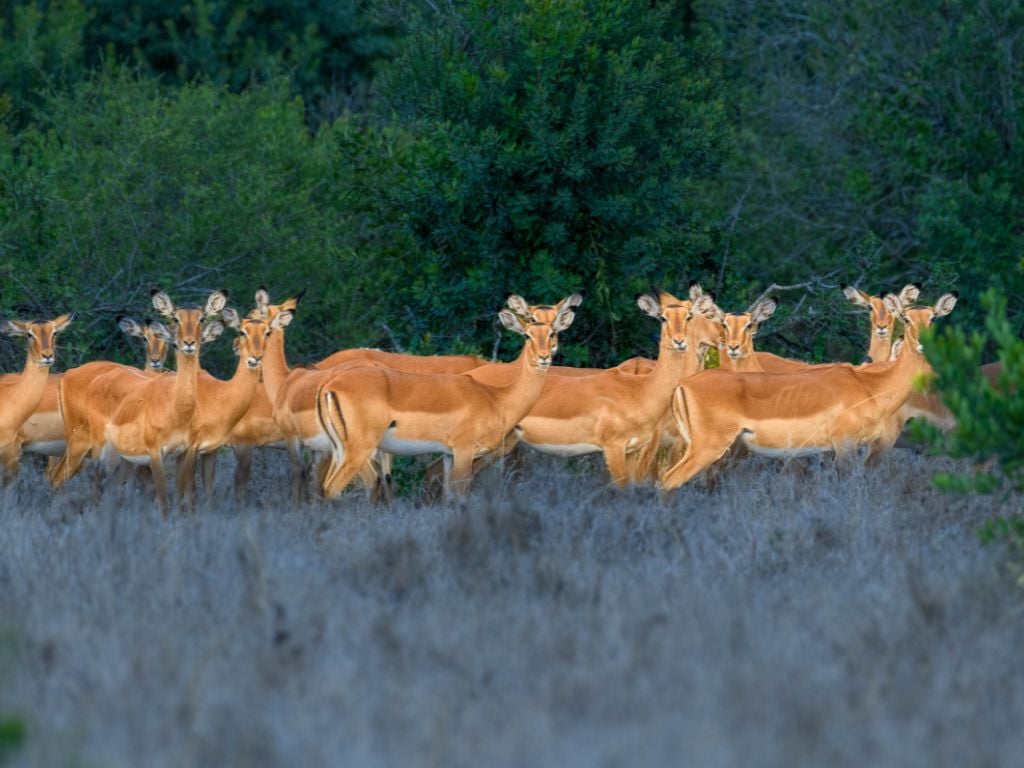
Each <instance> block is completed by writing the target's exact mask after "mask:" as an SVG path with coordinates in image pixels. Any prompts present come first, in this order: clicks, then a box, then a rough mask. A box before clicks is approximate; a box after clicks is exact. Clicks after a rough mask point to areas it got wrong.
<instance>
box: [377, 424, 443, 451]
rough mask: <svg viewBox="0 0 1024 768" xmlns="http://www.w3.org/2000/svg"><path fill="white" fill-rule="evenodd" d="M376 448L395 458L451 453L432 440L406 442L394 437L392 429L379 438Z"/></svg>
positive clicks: (441, 444)
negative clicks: (393, 455)
mask: <svg viewBox="0 0 1024 768" xmlns="http://www.w3.org/2000/svg"><path fill="white" fill-rule="evenodd" d="M377 448H378V449H380V450H382V451H387V452H388V453H393V454H395V455H397V456H418V455H420V454H423V453H451V450H450V449H449V448H448V446H447V445H445V444H444V443H438V442H435V441H433V440H406V439H404V438H401V437H395V429H394V427H392V428H391V429H389V430H388V431H387V432H385V433H384V437H383V438H381V441H380V444H379V445H378V446H377Z"/></svg>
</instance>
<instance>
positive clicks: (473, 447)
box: [0, 283, 998, 516]
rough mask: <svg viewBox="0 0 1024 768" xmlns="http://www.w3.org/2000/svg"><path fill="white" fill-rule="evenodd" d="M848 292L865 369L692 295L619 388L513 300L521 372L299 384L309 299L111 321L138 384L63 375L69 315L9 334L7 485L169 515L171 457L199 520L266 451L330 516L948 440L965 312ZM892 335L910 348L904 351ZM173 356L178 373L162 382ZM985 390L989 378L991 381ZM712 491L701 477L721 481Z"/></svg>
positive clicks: (659, 314)
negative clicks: (930, 438) (483, 481)
mask: <svg viewBox="0 0 1024 768" xmlns="http://www.w3.org/2000/svg"><path fill="white" fill-rule="evenodd" d="M842 288H843V292H844V294H845V295H846V297H847V298H848V299H849V300H850V301H851V302H853V303H854V304H856V305H859V306H862V307H864V308H866V309H868V310H870V313H871V337H870V346H869V349H868V355H869V359H868V362H866V363H864V364H862V365H851V364H848V363H834V364H823V365H812V364H808V363H804V362H800V361H797V360H789V359H786V358H783V357H778V356H776V355H771V354H768V353H765V352H757V351H755V350H754V338H755V336H756V335H757V332H758V329H759V328H760V326H761V325H762V324H763V323H765V322H766V321H767V320H768V319H769V318H770V317H771V316H772V314H773V312H774V311H775V307H776V304H775V301H774V300H773V299H764V300H762V301H759V302H757V303H756V304H755V306H753V307H752V308H750V310H749V311H747V312H734V313H729V314H727V313H725V312H723V311H722V310H721V309H719V307H718V306H717V305H716V304H715V300H714V297H713V296H711V295H709V294H706V293H704V292H703V291H702V290H701V288H700V286H699V285H698V284H696V283H694V284H692V285H691V286H690V289H689V293H688V295H687V297H686V298H685V299H684V298H677V297H676V296H673V295H672V294H670V293H668V292H666V291H654V292H652V293H649V294H642V295H640V296H638V297H637V304H638V305H639V307H640V309H641V311H643V312H644V313H645V314H646V315H648V316H650V317H651V318H653V320H655V321H657V322H658V323H659V324H660V327H661V333H660V343H659V346H658V355H657V358H655V359H654V360H648V359H645V358H634V359H632V360H628V361H626V362H625V363H623V364H621V365H619V366H617V367H614V368H610V369H607V370H605V369H581V368H568V367H561V366H556V365H553V360H554V356H555V353H556V352H557V351H558V338H559V335H560V334H561V333H562V332H563V331H565V330H567V329H568V328H569V327H570V326H571V325H572V322H573V319H574V317H575V312H574V310H575V308H576V307H578V306H579V305H580V303H581V301H582V298H581V296H580V295H579V294H573V295H571V296H569V297H567V298H565V299H563V300H562V301H561V302H559V303H558V304H555V305H530V304H528V303H527V302H526V301H525V300H524V299H523V298H522V297H520V296H515V295H513V296H510V297H509V299H508V305H507V307H506V308H504V309H502V310H501V311H500V312H499V313H498V317H499V319H500V321H501V323H502V325H503V326H504V327H505V328H506V329H508V330H509V331H512V332H513V333H517V334H519V335H520V336H522V337H523V346H522V351H521V353H520V355H519V358H518V359H517V360H516V361H515V362H513V363H491V362H487V361H485V360H483V359H480V358H477V357H473V356H468V355H448V356H432V357H418V356H415V355H405V354H396V353H389V352H382V351H379V350H373V349H350V350H344V351H341V352H338V353H336V354H334V355H331V356H330V357H328V358H326V359H325V360H323V361H322V362H320V363H318V364H316V365H313V366H311V367H295V368H291V367H289V365H288V362H287V358H286V355H285V335H286V330H287V328H288V326H289V325H290V324H291V322H292V320H293V319H294V318H295V315H296V312H297V310H298V307H299V302H300V299H301V294H300V295H299V296H296V297H293V298H290V299H287V300H285V301H283V302H281V303H280V304H271V303H270V298H269V296H268V294H267V291H266V290H265V289H263V288H261V289H259V290H258V291H257V292H256V306H255V308H254V309H253V310H252V311H251V312H250V313H249V314H248V316H246V317H244V318H243V317H241V316H240V315H239V313H238V312H237V311H235V310H234V309H232V308H230V307H228V306H227V294H226V293H225V292H224V291H215V292H214V293H212V294H211V295H210V296H209V297H208V299H207V301H206V303H205V305H204V306H203V307H199V308H182V307H177V306H175V305H174V303H173V302H172V301H171V299H170V297H169V296H168V295H167V294H166V293H164V292H162V291H154V292H153V294H152V301H153V307H154V308H155V309H156V311H157V312H159V313H160V315H161V316H162V317H163V321H148V322H146V323H145V324H140V323H139V322H137V321H135V320H133V319H130V318H119V320H118V324H119V326H120V328H121V330H122V331H124V332H125V333H127V334H129V335H131V336H135V337H138V338H140V339H142V340H143V341H144V342H145V344H146V356H145V363H144V367H143V368H141V369H138V368H132V367H129V366H125V365H121V364H119V363H114V362H109V361H94V362H90V363H86V364H85V365H82V366H80V367H78V368H74V369H72V370H70V371H68V372H67V373H64V374H51V373H50V372H49V369H50V366H51V365H52V364H53V362H54V359H55V338H56V336H57V334H59V333H61V332H62V331H64V330H65V329H66V328H67V327H68V325H69V324H70V323H71V321H72V316H71V315H62V316H60V317H58V318H56V319H54V320H51V321H49V322H20V321H16V320H7V321H4V322H3V323H2V324H0V331H2V332H3V333H4V334H7V335H9V336H21V337H25V338H26V339H27V341H28V358H27V360H26V363H25V368H24V370H23V371H22V373H20V374H5V375H3V376H0V457H2V460H3V467H4V486H5V487H6V486H7V485H9V484H10V482H11V481H12V480H13V478H14V477H15V476H16V473H17V470H18V462H19V459H20V455H21V453H22V452H23V451H24V452H33V453H38V454H43V455H45V456H47V457H49V465H48V469H47V475H48V478H49V481H50V483H51V484H52V486H53V487H54V488H55V489H56V488H60V487H62V486H63V485H64V484H65V483H66V482H67V481H68V480H70V479H71V478H72V477H74V476H75V475H76V474H78V472H79V471H80V470H81V469H82V468H83V466H85V465H86V464H87V462H90V461H91V462H94V463H95V465H96V471H95V472H94V477H95V478H96V479H97V481H99V479H100V478H101V474H100V470H101V469H106V470H107V475H106V477H107V478H108V482H111V483H114V482H117V483H120V482H124V481H127V480H129V479H131V476H132V474H133V473H134V474H137V475H138V474H141V475H147V474H148V475H149V476H151V478H152V485H153V489H154V491H155V497H156V500H157V503H158V504H159V507H160V510H161V512H162V513H163V514H164V516H166V515H167V511H168V506H169V493H168V488H167V475H166V470H165V467H164V461H165V459H167V458H169V457H172V456H173V457H176V458H177V462H178V463H177V471H176V479H177V496H178V499H179V503H180V504H181V505H182V506H183V507H184V508H191V506H192V505H193V504H194V498H195V494H196V484H195V474H196V471H195V470H196V463H197V460H198V463H199V465H200V468H201V474H202V476H203V485H204V488H205V491H206V493H207V494H208V495H209V494H210V493H211V491H212V487H213V481H214V472H215V468H216V460H217V454H218V453H219V452H220V450H221V449H222V448H224V447H225V446H227V447H230V448H231V449H233V451H234V452H235V456H236V470H235V492H236V494H237V495H239V496H241V495H242V494H244V492H245V489H246V486H247V483H248V477H249V473H250V467H251V464H252V456H253V451H254V450H255V449H256V448H263V447H271V446H273V447H283V448H284V449H285V450H287V452H288V456H289V459H290V462H291V467H292V494H293V497H294V498H295V499H296V500H298V499H300V498H301V496H302V493H303V491H304V487H305V485H306V482H307V480H308V474H309V467H310V466H314V467H315V468H316V484H317V486H318V487H319V489H320V491H321V493H322V494H323V496H324V497H325V498H328V499H331V498H334V497H336V496H337V495H339V494H340V493H341V492H342V491H344V490H345V489H346V488H347V487H348V486H349V485H350V483H351V482H352V480H353V479H354V478H355V477H356V476H358V477H359V478H360V480H361V481H362V484H363V486H364V487H365V489H366V491H367V493H368V494H369V495H370V497H371V498H374V499H379V498H381V497H382V496H383V497H386V498H389V497H390V495H391V482H390V466H391V456H392V455H394V454H398V455H406V456H408V455H416V454H442V456H443V459H442V463H441V464H435V465H432V466H431V467H430V468H428V470H427V476H428V478H429V477H431V476H440V477H441V478H442V479H443V487H444V490H445V492H446V494H462V493H464V492H465V490H466V488H467V486H468V484H469V482H470V479H471V478H472V476H473V474H474V473H475V472H476V471H478V470H479V469H480V467H481V466H483V465H485V464H487V463H490V462H493V461H495V460H497V459H500V458H502V457H504V456H506V455H508V454H509V452H510V451H512V450H513V449H515V448H516V447H517V444H519V443H524V444H526V445H528V446H530V447H531V448H533V449H535V450H537V451H540V452H541V453H548V454H552V455H555V456H580V455H583V454H589V453H601V454H603V456H604V459H605V464H606V466H607V468H608V472H609V474H610V476H611V480H612V481H613V482H614V483H615V484H616V485H618V486H625V485H627V484H629V483H644V482H655V483H657V484H658V485H660V487H661V488H662V489H664V490H666V491H668V490H671V489H674V488H678V487H679V486H680V485H683V484H684V483H687V482H689V481H690V480H691V479H693V478H694V477H695V476H697V475H698V474H700V473H702V472H705V471H708V470H712V469H713V468H714V467H715V465H717V464H719V462H720V461H722V460H723V458H724V457H726V454H728V453H730V451H732V452H733V453H736V452H739V451H743V450H748V451H751V452H755V453H761V454H767V455H770V456H778V457H792V456H799V455H803V454H808V453H822V452H832V453H835V454H836V458H837V460H839V461H843V460H846V459H848V458H849V457H850V456H851V455H853V454H854V453H855V452H856V451H857V450H858V448H859V447H860V446H866V447H867V458H868V461H869V462H873V461H875V460H876V459H877V457H878V456H880V455H881V454H883V453H884V452H885V451H887V450H888V449H889V448H891V447H892V445H893V444H894V443H895V441H896V438H897V437H898V435H899V434H900V431H901V430H902V428H903V426H904V424H905V423H906V421H907V420H909V419H910V418H913V417H915V416H923V417H925V418H928V419H930V420H932V421H933V422H935V423H937V424H939V425H941V426H944V427H948V426H950V425H951V424H952V417H951V415H950V414H949V412H948V411H947V410H946V409H945V407H944V406H943V405H942V403H941V401H940V400H939V399H938V397H937V396H935V395H932V394H928V393H924V392H920V391H918V388H915V382H916V381H917V380H918V379H920V378H921V375H922V374H924V373H926V372H927V371H928V364H927V362H926V361H925V359H924V356H923V354H922V347H921V342H920V333H921V331H922V330H923V329H924V328H926V327H927V326H929V325H930V324H931V323H932V321H933V320H934V319H935V318H938V317H942V316H944V315H948V314H949V313H950V312H951V311H952V310H953V307H954V306H955V305H956V301H957V294H956V293H947V294H945V295H943V296H941V297H940V298H939V299H938V300H937V301H936V302H935V304H934V305H933V306H928V307H922V306H915V305H914V302H916V300H917V298H918V295H919V291H920V286H919V285H916V284H912V285H907V286H906V287H904V288H903V290H902V291H900V292H899V293H898V294H895V293H883V294H881V295H879V296H870V295H868V294H866V293H863V292H861V291H859V290H857V289H856V288H853V287H849V286H842ZM897 321H899V322H900V323H901V324H902V326H903V329H904V333H903V337H902V339H901V340H900V341H894V332H895V328H896V323H897ZM228 328H229V329H231V330H232V331H233V332H234V333H235V334H236V336H235V340H234V347H235V352H236V354H237V356H238V367H237V370H236V371H235V374H234V376H233V377H232V378H231V379H229V380H227V381H222V380H220V379H216V378H214V377H213V376H211V375H209V374H208V373H206V372H205V371H204V370H203V369H202V367H201V366H200V362H199V357H200V352H201V350H202V347H203V346H204V345H205V344H207V343H209V342H211V341H213V340H214V339H216V338H217V337H218V336H220V335H221V334H222V333H223V332H224V331H225V329H228ZM710 348H717V349H718V350H719V351H720V359H721V367H719V368H714V369H707V370H704V357H705V353H706V352H707V350H708V349H710ZM170 349H173V350H174V358H175V371H174V372H168V371H165V370H164V364H165V362H166V357H167V354H168V352H169V350H170ZM985 373H986V375H987V376H988V377H989V378H990V379H994V378H995V377H996V375H997V373H998V364H997V365H994V366H986V370H985ZM306 455H310V456H312V458H313V459H314V461H313V462H312V464H310V463H307V462H306V461H305V460H304V457H305V456H306ZM666 457H667V461H666ZM133 467H134V468H133ZM715 471H717V470H715ZM714 474H715V472H714V471H711V472H708V478H709V483H710V482H713V479H714Z"/></svg>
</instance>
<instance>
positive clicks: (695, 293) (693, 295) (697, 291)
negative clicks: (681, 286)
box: [690, 280, 704, 302]
mask: <svg viewBox="0 0 1024 768" xmlns="http://www.w3.org/2000/svg"><path fill="white" fill-rule="evenodd" d="M703 295H704V289H703V288H701V287H700V281H699V280H694V281H693V282H692V283H690V301H694V302H695V301H697V299H699V298H700V297H701V296H703Z"/></svg>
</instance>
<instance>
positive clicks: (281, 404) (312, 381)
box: [261, 293, 378, 503]
mask: <svg viewBox="0 0 1024 768" xmlns="http://www.w3.org/2000/svg"><path fill="white" fill-rule="evenodd" d="M301 300H302V294H301V293H300V294H299V295H298V296H295V297H293V298H290V299H286V300H285V301H283V302H282V303H281V304H278V305H276V306H271V305H270V304H269V303H263V305H262V310H261V312H262V313H265V315H266V317H267V319H268V321H269V323H270V329H271V334H270V338H269V339H268V340H267V347H266V352H265V354H264V358H263V381H264V383H265V385H266V390H267V396H268V399H269V401H270V402H271V403H272V404H273V415H274V421H275V423H276V424H277V426H278V428H279V429H280V430H281V435H282V438H283V440H284V444H285V449H286V450H287V451H288V460H289V462H290V463H291V469H292V472H291V474H292V499H293V501H294V502H295V503H298V502H299V501H301V499H302V489H303V485H304V482H305V480H306V466H305V464H304V463H303V461H302V449H303V448H307V449H309V450H310V451H311V452H312V453H313V454H314V457H315V458H319V457H322V456H323V455H324V454H326V453H327V452H328V451H329V450H330V443H329V439H328V437H327V435H326V434H325V433H324V430H323V427H322V425H321V423H320V420H319V419H318V418H317V415H316V389H317V387H318V386H319V385H320V383H321V382H323V381H325V380H326V378H327V377H328V375H329V373H330V370H328V371H321V370H317V369H315V368H289V367H288V361H287V359H286V358H285V351H284V333H285V329H286V328H287V327H288V326H289V325H290V324H291V322H292V319H293V318H294V317H295V311H296V309H297V308H298V305H299V302H300V301H301ZM368 364H369V365H378V364H377V363H372V362H370V363H368ZM348 365H359V363H358V362H350V363H348ZM318 455H319V456H318ZM324 468H325V467H324ZM360 476H361V477H362V479H363V483H364V485H365V486H366V490H367V493H368V494H370V495H371V496H373V495H375V494H376V493H377V490H378V482H377V480H378V475H377V472H376V471H375V470H374V469H373V467H372V465H371V464H370V462H369V460H367V462H366V465H365V466H364V467H361V468H360Z"/></svg>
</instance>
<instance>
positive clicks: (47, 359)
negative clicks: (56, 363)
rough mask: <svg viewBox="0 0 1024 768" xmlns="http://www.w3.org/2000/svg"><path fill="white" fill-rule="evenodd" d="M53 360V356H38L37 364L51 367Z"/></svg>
mask: <svg viewBox="0 0 1024 768" xmlns="http://www.w3.org/2000/svg"><path fill="white" fill-rule="evenodd" d="M53 359H54V358H53V355H40V356H39V364H40V365H53Z"/></svg>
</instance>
